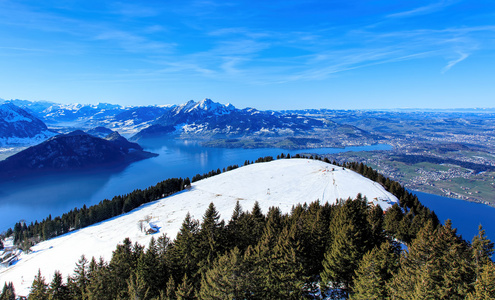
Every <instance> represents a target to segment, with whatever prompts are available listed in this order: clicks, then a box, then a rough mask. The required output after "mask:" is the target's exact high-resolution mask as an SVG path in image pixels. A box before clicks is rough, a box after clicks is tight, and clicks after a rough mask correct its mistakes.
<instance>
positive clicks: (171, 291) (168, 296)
mask: <svg viewBox="0 0 495 300" xmlns="http://www.w3.org/2000/svg"><path fill="white" fill-rule="evenodd" d="M161 298H162V299H163V300H175V299H177V297H176V296H175V281H174V278H173V277H172V276H170V277H169V279H168V281H167V285H166V287H165V293H163V295H162V296H161Z"/></svg>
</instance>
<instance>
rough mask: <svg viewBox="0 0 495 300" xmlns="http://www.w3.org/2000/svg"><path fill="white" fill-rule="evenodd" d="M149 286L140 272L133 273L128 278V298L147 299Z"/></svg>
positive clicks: (132, 299)
mask: <svg viewBox="0 0 495 300" xmlns="http://www.w3.org/2000/svg"><path fill="white" fill-rule="evenodd" d="M149 290H150V289H149V287H148V285H147V284H146V282H145V279H144V278H142V277H141V276H140V275H139V274H136V273H133V274H131V276H130V277H129V279H128V280H127V298H126V299H129V300H147V299H150V297H149Z"/></svg>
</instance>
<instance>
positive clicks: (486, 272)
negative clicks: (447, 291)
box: [467, 261, 495, 300]
mask: <svg viewBox="0 0 495 300" xmlns="http://www.w3.org/2000/svg"><path fill="white" fill-rule="evenodd" d="M467 299H468V300H475V299H476V300H485V299H486V300H488V299H495V264H493V262H492V261H488V262H486V263H485V264H484V265H483V267H482V268H481V270H480V273H479V274H478V279H477V280H476V282H475V284H474V291H472V292H471V293H469V294H468V297H467Z"/></svg>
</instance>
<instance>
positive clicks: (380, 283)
mask: <svg viewBox="0 0 495 300" xmlns="http://www.w3.org/2000/svg"><path fill="white" fill-rule="evenodd" d="M398 258H399V247H398V245H395V244H392V243H390V242H385V243H383V244H382V245H381V246H380V248H378V247H375V248H373V250H371V251H370V252H368V253H366V254H365V255H364V256H363V259H361V262H360V263H359V267H358V269H357V270H356V271H355V277H354V288H353V294H352V297H351V298H352V299H363V300H365V299H387V298H388V297H389V294H388V290H387V288H386V284H385V283H386V282H387V281H388V280H389V279H390V278H392V276H393V273H394V272H395V271H396V270H397V268H398Z"/></svg>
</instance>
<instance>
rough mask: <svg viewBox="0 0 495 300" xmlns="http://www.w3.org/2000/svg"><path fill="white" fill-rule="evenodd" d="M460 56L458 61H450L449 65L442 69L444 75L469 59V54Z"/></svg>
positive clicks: (460, 54)
mask: <svg viewBox="0 0 495 300" xmlns="http://www.w3.org/2000/svg"><path fill="white" fill-rule="evenodd" d="M458 54H459V57H458V58H456V59H453V60H450V61H449V62H448V63H447V65H446V66H445V67H444V68H443V69H442V73H445V72H447V71H448V70H450V69H451V68H452V67H453V66H455V65H456V64H458V63H460V62H461V61H463V60H465V59H466V58H468V57H469V54H467V53H458Z"/></svg>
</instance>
